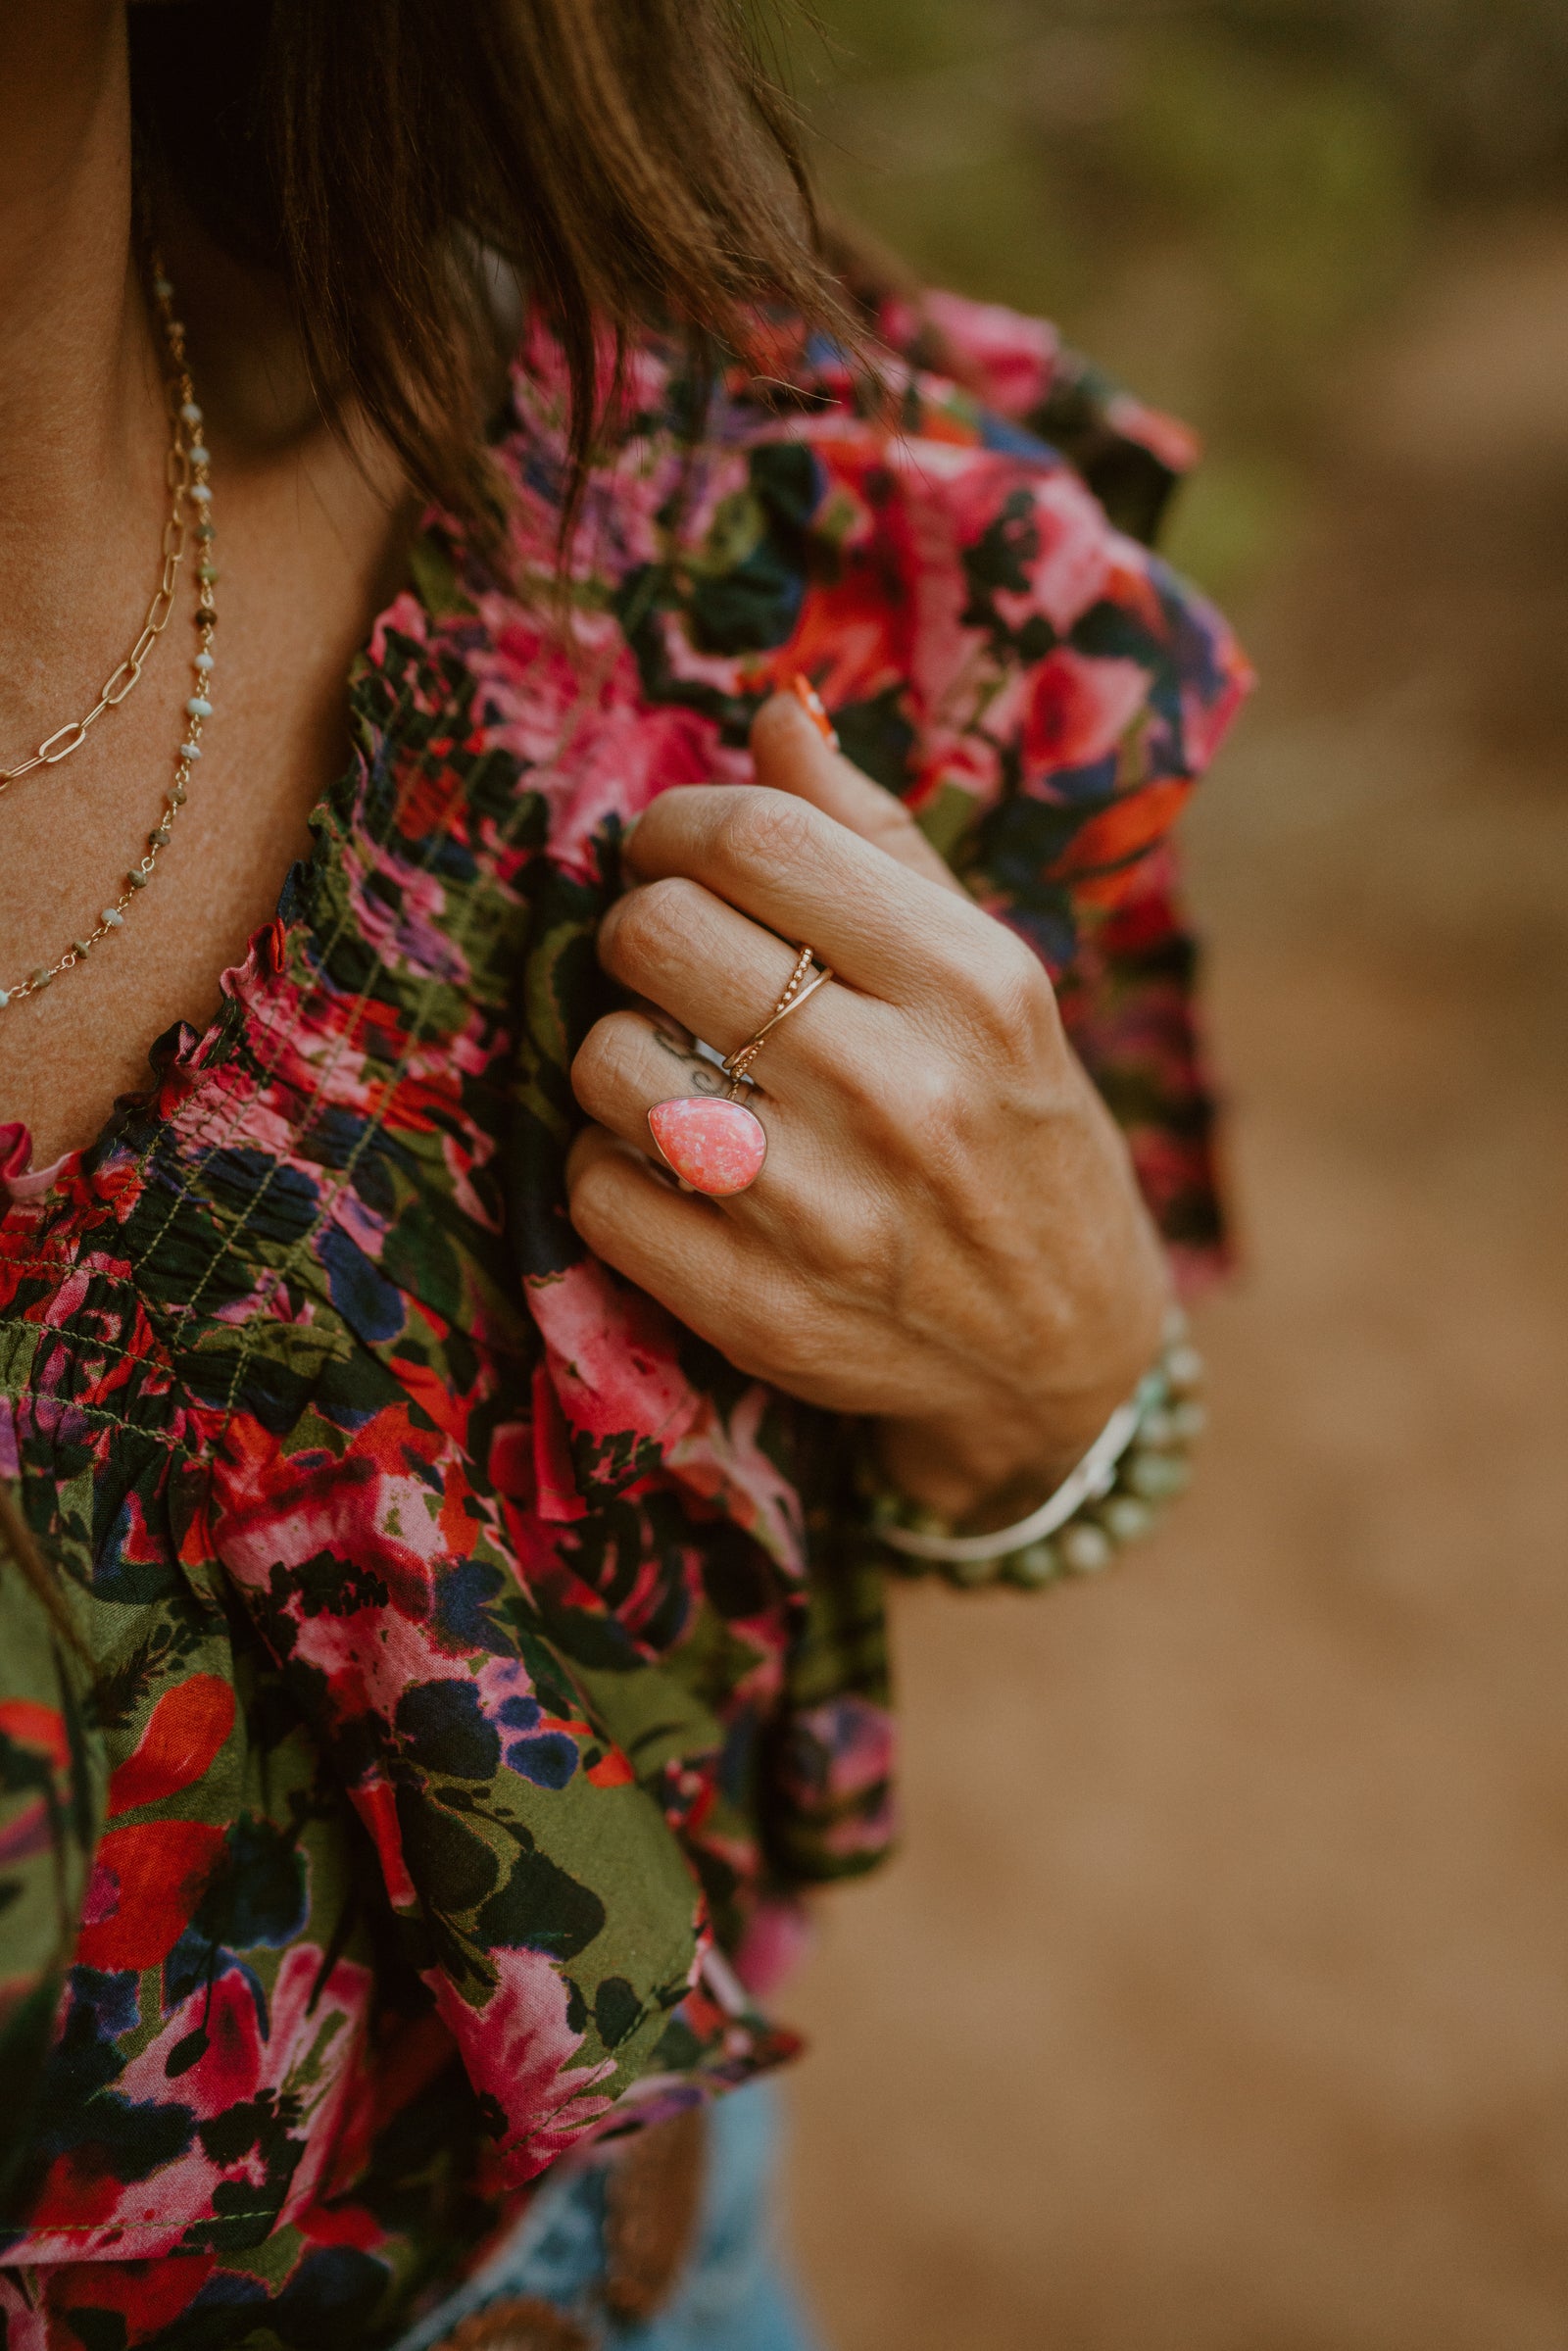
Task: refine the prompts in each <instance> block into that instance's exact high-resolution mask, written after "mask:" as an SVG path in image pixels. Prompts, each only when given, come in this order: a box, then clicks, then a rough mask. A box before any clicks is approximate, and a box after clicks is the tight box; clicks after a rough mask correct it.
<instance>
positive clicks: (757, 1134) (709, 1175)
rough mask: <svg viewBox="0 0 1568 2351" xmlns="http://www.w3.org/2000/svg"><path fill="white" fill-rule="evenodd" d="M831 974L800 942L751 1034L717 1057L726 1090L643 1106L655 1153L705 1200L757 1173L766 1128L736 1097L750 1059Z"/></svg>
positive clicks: (728, 1192)
mask: <svg viewBox="0 0 1568 2351" xmlns="http://www.w3.org/2000/svg"><path fill="white" fill-rule="evenodd" d="M832 977H833V974H832V972H831V971H827V970H817V969H816V968H815V967H814V965H813V960H812V955H811V950H810V949H809V947H803V948H802V950H801V952H800V955H799V957H798V959H797V961H796V965H795V969H794V970H793V971H792V972H791V973H790V977H789V984H788V986H787V987H786V988H785V990H784V993H783V995H782V996H781V997H780V998H779V1000H778V1003H777V1004H775V1005H774V1007H773V1009H772V1011H771V1012H770V1013H769V1014H768V1016H767V1018H766V1019H765V1020H764V1021H763V1023H762V1025H761V1027H760V1029H759V1030H758V1032H757V1034H756V1036H755V1037H752V1038H749V1039H748V1041H747V1043H746V1044H745V1045H742V1046H740V1047H739V1048H737V1050H736V1051H735V1052H734V1053H730V1054H729V1055H727V1057H726V1058H725V1059H724V1060H723V1061H721V1062H720V1064H719V1066H720V1068H721V1069H722V1070H723V1072H724V1075H725V1076H726V1077H727V1078H728V1080H729V1092H728V1094H727V1095H725V1096H724V1097H723V1099H722V1100H718V1099H716V1098H715V1097H713V1096H711V1095H703V1094H694V1095H686V1096H684V1097H682V1098H681V1099H680V1100H679V1101H677V1102H655V1104H654V1106H653V1108H652V1109H651V1110H650V1111H649V1113H648V1125H649V1130H650V1132H651V1133H652V1135H653V1138H654V1143H655V1145H656V1147H657V1149H658V1151H659V1155H660V1157H661V1158H662V1160H663V1161H664V1163H665V1165H666V1166H667V1167H670V1168H673V1170H674V1172H675V1174H676V1175H678V1176H679V1177H680V1180H681V1182H682V1183H683V1184H689V1185H690V1186H691V1188H692V1190H693V1191H694V1192H702V1193H706V1194H707V1196H708V1198H709V1199H710V1200H729V1199H730V1198H732V1197H733V1195H734V1194H735V1193H737V1192H744V1191H745V1190H746V1188H747V1186H748V1185H750V1184H755V1183H756V1181H757V1179H758V1177H759V1176H760V1174H761V1172H762V1162H763V1160H764V1159H765V1158H766V1157H767V1130H766V1128H765V1127H764V1126H763V1124H762V1122H761V1120H760V1118H759V1117H758V1115H757V1113H756V1111H755V1110H748V1109H747V1107H746V1105H745V1103H744V1102H738V1101H737V1100H736V1096H737V1094H738V1093H739V1091H740V1089H741V1087H742V1086H745V1085H749V1084H751V1083H752V1080H751V1077H750V1074H749V1073H750V1070H751V1066H752V1063H753V1062H754V1061H755V1060H756V1058H757V1056H758V1054H759V1053H760V1052H761V1050H762V1047H763V1044H764V1043H765V1041H766V1039H767V1038H768V1037H769V1036H770V1035H771V1033H772V1031H773V1030H774V1029H776V1028H777V1026H778V1024H779V1022H780V1021H781V1020H787V1019H788V1018H789V1016H790V1014H791V1013H792V1012H798V1011H799V1010H800V1008H801V1006H802V1004H805V1003H806V1001H807V999H808V997H811V996H814V995H815V994H816V992H817V990H818V988H825V987H826V985H827V983H828V981H829V980H830V979H831V978H832Z"/></svg>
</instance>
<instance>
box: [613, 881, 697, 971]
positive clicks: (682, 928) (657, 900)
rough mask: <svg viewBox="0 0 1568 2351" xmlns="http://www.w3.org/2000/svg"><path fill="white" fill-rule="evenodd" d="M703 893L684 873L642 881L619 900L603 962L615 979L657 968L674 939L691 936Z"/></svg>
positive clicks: (666, 955) (665, 958) (666, 956)
mask: <svg viewBox="0 0 1568 2351" xmlns="http://www.w3.org/2000/svg"><path fill="white" fill-rule="evenodd" d="M706 896H707V894H706V892H705V891H704V890H703V889H702V888H701V886H700V885H699V884H698V883H696V882H693V881H688V880H687V879H686V878H685V876H684V875H681V874H671V875H667V876H666V877H665V878H664V879H663V880H662V881H657V882H645V883H643V885H642V887H641V888H640V889H637V890H634V891H633V892H632V893H631V895H630V897H629V898H626V899H624V900H623V901H622V902H621V906H620V910H619V912H618V913H617V915H616V917H615V921H614V924H613V928H612V930H611V933H610V940H609V946H608V949H607V952H606V961H607V962H608V963H609V966H610V968H611V970H612V972H613V974H614V976H615V977H616V978H617V979H624V978H630V977H632V976H633V975H635V974H637V973H640V972H648V971H657V970H658V969H660V968H661V966H662V964H663V962H664V961H665V960H667V958H668V955H669V951H670V948H671V946H672V945H673V943H674V942H675V941H676V940H679V939H686V938H690V937H691V936H692V933H693V931H694V929H695V928H696V927H697V926H698V924H699V923H700V921H701V919H702V915H703V913H704V910H705V906H704V902H705V899H706Z"/></svg>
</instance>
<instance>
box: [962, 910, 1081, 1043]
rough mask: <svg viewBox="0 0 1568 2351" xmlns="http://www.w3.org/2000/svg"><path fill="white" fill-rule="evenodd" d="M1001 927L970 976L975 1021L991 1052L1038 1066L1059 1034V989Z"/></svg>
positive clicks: (1036, 959) (970, 1002) (969, 993)
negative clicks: (1040, 1058) (1035, 1062)
mask: <svg viewBox="0 0 1568 2351" xmlns="http://www.w3.org/2000/svg"><path fill="white" fill-rule="evenodd" d="M995 928H996V936H995V938H994V939H993V940H992V941H991V942H990V943H989V944H988V951H987V953H986V955H984V956H983V957H980V958H977V960H976V962H975V964H974V965H973V966H971V969H970V972H969V975H968V984H967V987H966V989H965V992H964V993H965V998H966V1002H967V1007H968V1011H969V1017H970V1020H971V1023H972V1024H973V1025H974V1026H975V1027H976V1028H977V1029H978V1030H979V1032H980V1034H981V1037H982V1039H983V1040H984V1042H985V1044H986V1046H987V1048H988V1049H989V1050H990V1051H991V1052H993V1053H1002V1054H1003V1055H1005V1057H1006V1058H1007V1059H1009V1060H1017V1061H1021V1062H1026V1063H1032V1062H1033V1061H1035V1060H1036V1059H1037V1058H1038V1057H1039V1055H1040V1054H1041V1053H1042V1052H1044V1051H1045V1050H1047V1049H1048V1048H1049V1047H1050V1046H1051V1045H1053V1044H1054V1040H1055V1038H1056V1036H1057V1034H1058V1032H1059V1028H1060V1016H1059V1013H1058V1010H1057V1005H1056V995H1055V990H1054V988H1053V987H1052V985H1051V981H1050V979H1049V978H1048V976H1047V973H1046V969H1045V966H1044V964H1043V963H1042V962H1041V961H1040V958H1039V957H1038V955H1035V953H1034V952H1033V950H1032V949H1031V948H1028V947H1026V946H1025V945H1024V943H1023V941H1022V940H1021V939H1018V938H1015V937H1014V936H1013V934H1012V932H1011V931H1007V930H1004V928H1003V927H1002V925H1001V924H1000V923H998V924H997V925H996V926H995Z"/></svg>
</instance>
